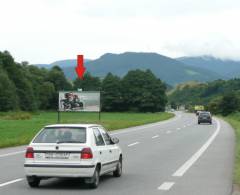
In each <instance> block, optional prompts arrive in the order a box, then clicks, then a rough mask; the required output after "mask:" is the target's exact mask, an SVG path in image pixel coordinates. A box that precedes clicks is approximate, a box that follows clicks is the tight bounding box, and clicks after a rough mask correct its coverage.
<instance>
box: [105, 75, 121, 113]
mask: <svg viewBox="0 0 240 195" xmlns="http://www.w3.org/2000/svg"><path fill="white" fill-rule="evenodd" d="M101 95H102V108H103V110H105V111H122V110H123V97H122V87H121V79H120V78H119V77H118V76H114V75H112V73H108V74H107V76H106V77H105V78H104V79H103V81H102V93H101Z"/></svg>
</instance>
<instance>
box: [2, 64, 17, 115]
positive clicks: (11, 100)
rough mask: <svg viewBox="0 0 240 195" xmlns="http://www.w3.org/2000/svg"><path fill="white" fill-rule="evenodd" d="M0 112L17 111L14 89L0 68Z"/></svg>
mask: <svg viewBox="0 0 240 195" xmlns="http://www.w3.org/2000/svg"><path fill="white" fill-rule="evenodd" d="M0 91H1V93H0V111H9V110H16V109H18V98H17V94H16V88H15V86H14V84H13V82H12V81H11V80H10V79H9V77H8V75H7V74H6V72H5V71H3V70H2V69H1V68H0Z"/></svg>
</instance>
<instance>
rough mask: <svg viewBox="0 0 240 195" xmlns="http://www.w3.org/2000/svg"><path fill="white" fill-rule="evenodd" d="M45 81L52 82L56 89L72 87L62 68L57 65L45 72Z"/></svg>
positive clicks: (69, 88)
mask: <svg viewBox="0 0 240 195" xmlns="http://www.w3.org/2000/svg"><path fill="white" fill-rule="evenodd" d="M46 81H49V82H51V83H53V85H54V87H55V90H56V91H61V90H71V89H72V85H71V83H70V82H69V81H68V80H67V79H66V77H65V75H64V73H63V71H62V69H61V68H59V67H58V66H54V67H52V68H51V70H50V71H49V72H48V74H47V77H46Z"/></svg>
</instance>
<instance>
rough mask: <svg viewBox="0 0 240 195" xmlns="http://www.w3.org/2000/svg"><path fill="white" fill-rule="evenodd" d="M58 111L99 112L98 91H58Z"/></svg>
mask: <svg viewBox="0 0 240 195" xmlns="http://www.w3.org/2000/svg"><path fill="white" fill-rule="evenodd" d="M58 109H59V111H80V112H85V111H86V112H100V92H99V91H60V92H59V100H58Z"/></svg>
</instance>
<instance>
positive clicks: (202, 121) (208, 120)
mask: <svg viewBox="0 0 240 195" xmlns="http://www.w3.org/2000/svg"><path fill="white" fill-rule="evenodd" d="M198 122H199V123H211V122H212V120H211V119H201V120H198Z"/></svg>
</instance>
